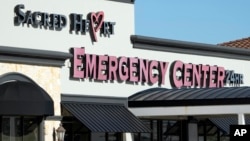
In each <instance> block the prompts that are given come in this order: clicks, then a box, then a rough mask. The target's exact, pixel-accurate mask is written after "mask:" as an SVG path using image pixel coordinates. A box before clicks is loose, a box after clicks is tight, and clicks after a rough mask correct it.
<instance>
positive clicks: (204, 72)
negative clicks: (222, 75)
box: [201, 65, 209, 87]
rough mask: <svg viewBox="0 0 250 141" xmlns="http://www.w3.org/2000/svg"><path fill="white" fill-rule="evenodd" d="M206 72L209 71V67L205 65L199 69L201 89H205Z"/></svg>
mask: <svg viewBox="0 0 250 141" xmlns="http://www.w3.org/2000/svg"><path fill="white" fill-rule="evenodd" d="M208 71H209V66H206V65H202V67H201V72H202V74H203V75H202V76H203V77H202V79H203V81H202V82H203V83H202V87H207V77H208Z"/></svg>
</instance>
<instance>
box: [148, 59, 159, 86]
mask: <svg viewBox="0 0 250 141" xmlns="http://www.w3.org/2000/svg"><path fill="white" fill-rule="evenodd" d="M157 66H158V62H157V61H150V62H149V82H150V83H151V84H155V83H156V82H157V81H158V77H157V73H154V71H156V70H157Z"/></svg>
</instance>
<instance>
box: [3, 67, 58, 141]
mask: <svg viewBox="0 0 250 141" xmlns="http://www.w3.org/2000/svg"><path fill="white" fill-rule="evenodd" d="M0 68H1V69H0V75H3V74H5V73H9V72H19V73H22V74H24V75H26V76H28V77H29V78H31V79H32V80H34V81H35V82H36V83H37V84H38V85H39V86H40V87H42V88H43V89H44V90H45V91H46V92H47V93H48V94H49V95H50V96H51V98H52V99H53V101H54V111H55V112H54V114H55V115H61V108H60V101H61V96H60V95H61V81H60V69H61V68H58V67H47V66H36V65H25V64H14V63H0ZM58 126H59V121H45V125H44V129H45V141H53V130H54V129H57V128H58Z"/></svg>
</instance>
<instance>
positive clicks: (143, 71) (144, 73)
mask: <svg viewBox="0 0 250 141" xmlns="http://www.w3.org/2000/svg"><path fill="white" fill-rule="evenodd" d="M139 66H140V72H139V79H140V80H139V81H141V82H146V83H147V82H148V60H143V59H139Z"/></svg>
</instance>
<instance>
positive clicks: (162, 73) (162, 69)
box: [159, 62, 168, 85]
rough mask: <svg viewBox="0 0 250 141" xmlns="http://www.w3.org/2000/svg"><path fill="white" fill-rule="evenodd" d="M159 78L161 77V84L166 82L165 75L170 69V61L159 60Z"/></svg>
mask: <svg viewBox="0 0 250 141" xmlns="http://www.w3.org/2000/svg"><path fill="white" fill-rule="evenodd" d="M159 64H160V66H159V68H160V69H159V73H160V74H159V79H160V84H163V85H164V84H165V75H166V72H167V69H168V63H167V62H159Z"/></svg>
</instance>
